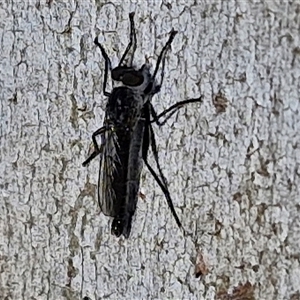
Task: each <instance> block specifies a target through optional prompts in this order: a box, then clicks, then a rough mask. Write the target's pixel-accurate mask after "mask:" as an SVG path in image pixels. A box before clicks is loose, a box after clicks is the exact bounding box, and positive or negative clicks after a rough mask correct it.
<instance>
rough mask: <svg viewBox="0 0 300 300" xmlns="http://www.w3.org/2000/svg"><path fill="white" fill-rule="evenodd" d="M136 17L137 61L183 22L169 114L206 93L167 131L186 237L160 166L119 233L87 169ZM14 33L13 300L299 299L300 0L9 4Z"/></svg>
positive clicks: (1, 111)
mask: <svg viewBox="0 0 300 300" xmlns="http://www.w3.org/2000/svg"><path fill="white" fill-rule="evenodd" d="M131 11H135V22H136V24H137V39H138V48H137V51H136V60H135V62H136V65H137V66H140V65H141V64H143V63H144V62H145V57H146V58H147V59H148V60H149V61H150V62H151V63H152V65H153V66H154V65H155V62H156V58H157V55H158V54H159V52H160V50H161V48H162V46H163V45H164V43H165V42H166V40H167V38H168V33H169V32H170V31H171V29H172V28H174V29H176V30H178V31H179V33H178V35H177V36H176V38H175V40H174V42H173V45H172V49H171V51H170V52H169V54H168V58H167V61H166V72H165V81H164V85H163V87H162V90H161V92H160V93H159V94H158V95H156V96H155V97H154V98H153V105H154V107H155V108H156V109H157V111H158V112H160V111H162V110H163V109H164V108H167V107H169V106H170V105H171V104H173V103H175V102H176V101H180V100H184V99H187V98H192V97H196V96H198V95H200V94H202V95H203V96H204V99H203V103H202V104H192V105H189V106H186V107H185V108H182V109H181V111H180V112H179V113H178V114H176V115H175V116H174V117H172V118H171V119H170V120H169V121H168V123H167V124H166V125H165V126H164V127H162V128H158V127H155V132H156V135H157V144H158V145H159V158H160V161H161V165H162V168H163V172H164V174H165V177H166V178H167V180H168V182H169V189H170V192H171V195H172V196H173V199H174V205H175V208H176V210H177V212H178V215H179V217H180V219H181V221H182V223H183V226H184V228H185V230H186V232H187V234H186V235H185V236H184V235H183V233H182V232H180V230H179V229H178V228H177V227H176V223H175V220H174V219H173V217H172V215H171V213H170V211H169V209H168V206H167V203H166V201H165V199H164V197H163V194H162V192H161V190H160V189H159V187H158V185H157V184H156V182H155V181H154V179H153V178H152V177H151V175H150V173H149V172H148V171H147V170H144V171H143V176H142V181H141V186H142V192H143V194H145V195H146V199H145V201H143V200H140V201H139V202H138V209H137V212H136V216H135V220H134V222H133V228H132V233H131V236H130V239H129V240H123V239H120V240H118V239H116V238H114V237H113V236H111V235H110V224H111V220H110V219H109V218H107V217H105V216H104V215H103V214H101V213H100V210H99V206H98V203H97V198H96V191H97V178H98V166H99V165H98V162H97V161H96V160H95V161H93V162H92V163H91V164H90V166H89V167H88V168H83V167H82V166H81V163H82V162H83V161H84V160H85V159H86V158H87V152H88V148H89V145H90V142H91V134H92V133H93V132H94V131H95V130H96V129H98V128H99V127H100V126H101V125H102V122H103V117H104V108H105V103H106V101H107V99H106V98H105V97H104V95H103V93H102V83H103V71H104V60H103V58H102V57H101V54H100V51H99V49H97V48H96V47H95V46H94V44H93V40H94V38H95V36H96V35H98V36H99V41H100V42H102V43H103V44H104V46H105V48H106V49H107V52H108V54H109V56H110V57H111V59H112V62H113V64H114V65H115V64H116V63H117V62H118V59H119V58H120V57H121V54H122V53H123V51H124V49H125V47H126V45H127V43H128V39H129V18H128V14H129V12H131ZM0 37H1V39H0V41H1V42H0V49H1V51H0V115H1V120H0V143H1V146H0V235H1V238H0V266H1V268H0V270H1V271H0V298H1V299H7V300H8V299H13V300H15V299H26V300H27V299H38V300H40V299H41V300H42V299H83V298H84V297H85V296H88V297H90V299H92V300H94V299H103V298H109V299H235V300H237V299H284V300H285V299H299V298H300V267H299V259H300V253H299V241H300V214H299V210H300V196H299V194H300V193H299V189H300V188H299V187H300V180H299V177H300V169H299V164H300V151H299V147H300V135H299V131H300V116H299V96H300V92H299V91H300V78H299V77H300V5H299V2H298V1H290V2H289V3H288V2H284V1H275V0H274V1H261V3H257V2H256V1H238V0H236V1H234V0H230V1H216V2H212V1H209V0H207V1H201V2H200V1H198V0H196V1H183V0H182V1H180V0H178V1H169V2H168V1H134V0H131V2H129V1H89V0H86V1H62V0H61V1H51V0H48V1H45V0H44V1H42V0H41V1H33V0H32V1H24V0H12V1H9V0H6V1H5V0H3V1H1V3H0ZM84 107H86V110H84V111H83V110H81V109H82V108H84ZM152 161H153V158H152ZM195 272H196V273H197V275H199V278H198V279H196V278H195Z"/></svg>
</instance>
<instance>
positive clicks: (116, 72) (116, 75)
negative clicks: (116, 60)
mask: <svg viewBox="0 0 300 300" xmlns="http://www.w3.org/2000/svg"><path fill="white" fill-rule="evenodd" d="M126 72H128V68H127V67H116V68H114V69H113V70H112V71H111V78H112V79H113V80H116V81H122V78H123V75H124V73H126Z"/></svg>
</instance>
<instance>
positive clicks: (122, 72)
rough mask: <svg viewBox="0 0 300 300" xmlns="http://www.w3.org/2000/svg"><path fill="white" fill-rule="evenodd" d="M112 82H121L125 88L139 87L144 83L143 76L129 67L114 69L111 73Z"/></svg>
mask: <svg viewBox="0 0 300 300" xmlns="http://www.w3.org/2000/svg"><path fill="white" fill-rule="evenodd" d="M111 77H112V79H113V80H116V81H122V83H123V84H124V85H127V86H139V85H141V84H142V83H143V82H144V76H143V74H142V72H141V71H136V70H135V69H133V68H130V67H126V66H123V67H116V68H114V69H113V70H112V71H111Z"/></svg>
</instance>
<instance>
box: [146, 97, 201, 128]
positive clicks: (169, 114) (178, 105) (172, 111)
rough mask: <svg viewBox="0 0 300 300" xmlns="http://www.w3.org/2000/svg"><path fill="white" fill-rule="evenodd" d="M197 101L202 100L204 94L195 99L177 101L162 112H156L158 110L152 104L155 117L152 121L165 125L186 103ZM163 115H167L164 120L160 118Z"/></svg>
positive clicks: (152, 112)
mask: <svg viewBox="0 0 300 300" xmlns="http://www.w3.org/2000/svg"><path fill="white" fill-rule="evenodd" d="M196 102H202V96H200V97H199V98H193V99H188V100H184V101H180V102H177V103H175V104H173V105H172V106H170V107H169V108H167V109H165V110H164V111H163V112H161V113H160V114H157V113H156V111H155V110H154V108H153V106H152V104H151V115H152V117H153V120H151V121H150V123H153V122H155V123H156V124H157V125H159V126H163V125H164V124H165V123H166V122H167V121H168V120H169V119H170V118H171V117H172V116H173V115H174V114H175V113H176V112H177V111H178V110H179V109H180V108H182V107H183V106H185V105H186V104H189V103H196ZM163 116H166V117H165V119H164V120H163V121H160V120H159V119H160V118H161V117H163Z"/></svg>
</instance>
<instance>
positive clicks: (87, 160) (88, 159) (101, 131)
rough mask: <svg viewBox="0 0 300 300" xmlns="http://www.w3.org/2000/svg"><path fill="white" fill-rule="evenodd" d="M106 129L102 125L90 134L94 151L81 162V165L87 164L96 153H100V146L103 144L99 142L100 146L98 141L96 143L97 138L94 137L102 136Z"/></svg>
mask: <svg viewBox="0 0 300 300" xmlns="http://www.w3.org/2000/svg"><path fill="white" fill-rule="evenodd" d="M106 130H107V128H106V127H105V126H104V127H101V128H99V129H98V130H96V131H95V132H94V133H93V135H92V140H93V145H94V151H93V152H92V153H91V155H90V156H89V157H88V158H87V159H86V160H85V161H84V162H83V163H82V165H83V166H84V167H85V166H86V165H88V164H89V162H90V161H91V160H93V159H94V158H95V157H96V156H97V155H99V154H100V153H101V150H102V146H103V144H101V146H100V147H99V145H98V143H97V140H96V137H97V136H98V135H102V136H103V133H104V132H105V131H106Z"/></svg>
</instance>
